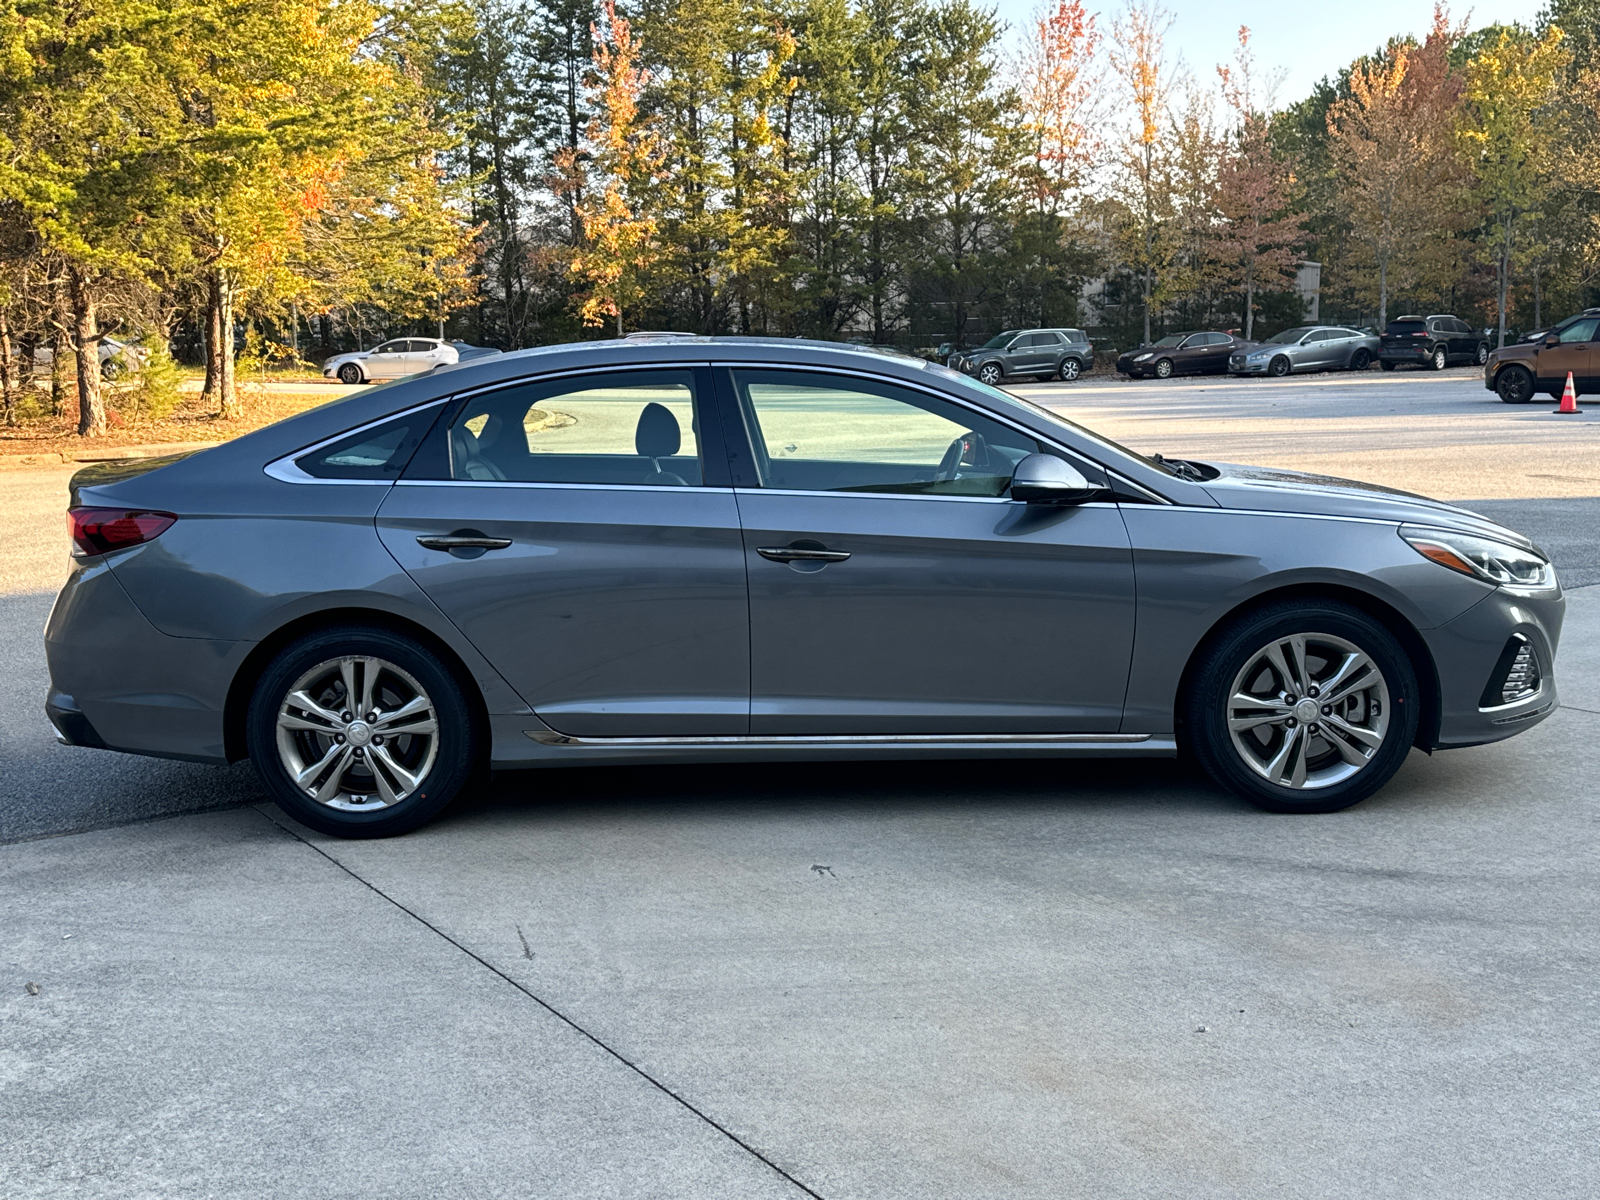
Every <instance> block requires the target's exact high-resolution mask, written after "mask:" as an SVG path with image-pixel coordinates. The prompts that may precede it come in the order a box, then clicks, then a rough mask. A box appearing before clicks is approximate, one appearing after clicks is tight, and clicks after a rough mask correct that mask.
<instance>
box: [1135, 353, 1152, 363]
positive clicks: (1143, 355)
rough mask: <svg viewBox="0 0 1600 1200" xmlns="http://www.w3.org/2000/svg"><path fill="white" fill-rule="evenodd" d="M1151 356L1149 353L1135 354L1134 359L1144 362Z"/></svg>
mask: <svg viewBox="0 0 1600 1200" xmlns="http://www.w3.org/2000/svg"><path fill="white" fill-rule="evenodd" d="M1149 357H1150V356H1149V355H1148V354H1135V355H1134V356H1133V361H1134V362H1143V361H1144V360H1145V359H1147V358H1149Z"/></svg>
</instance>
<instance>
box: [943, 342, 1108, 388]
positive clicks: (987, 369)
mask: <svg viewBox="0 0 1600 1200" xmlns="http://www.w3.org/2000/svg"><path fill="white" fill-rule="evenodd" d="M1093 365H1094V351H1093V350H1091V349H1090V348H1089V335H1088V334H1086V333H1084V332H1083V330H1081V329H1008V330H1006V331H1005V332H1004V333H1001V334H997V335H996V336H994V337H992V338H990V339H989V340H988V341H987V342H985V343H984V344H983V345H981V346H979V347H978V348H977V349H976V350H970V351H968V352H967V353H965V354H952V355H951V356H950V358H949V359H948V360H947V361H946V363H945V366H947V367H951V368H953V369H955V370H957V371H961V372H963V373H964V374H967V375H976V376H977V377H978V378H979V379H981V380H982V381H983V382H984V383H988V384H996V383H999V382H1000V381H1001V380H1002V379H1015V378H1016V377H1017V376H1019V375H1021V376H1028V375H1031V376H1034V377H1035V378H1038V379H1064V380H1072V379H1076V378H1077V377H1078V376H1079V375H1082V374H1083V373H1084V372H1085V371H1087V370H1089V369H1090V368H1091V367H1092V366H1093Z"/></svg>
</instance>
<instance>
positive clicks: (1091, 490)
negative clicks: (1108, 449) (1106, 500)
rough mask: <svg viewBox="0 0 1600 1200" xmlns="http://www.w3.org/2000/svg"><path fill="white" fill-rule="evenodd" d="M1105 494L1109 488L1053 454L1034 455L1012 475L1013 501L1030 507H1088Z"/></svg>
mask: <svg viewBox="0 0 1600 1200" xmlns="http://www.w3.org/2000/svg"><path fill="white" fill-rule="evenodd" d="M1105 494H1106V489H1105V488H1103V487H1099V486H1097V485H1096V484H1092V483H1090V482H1089V481H1088V480H1087V479H1085V478H1084V477H1083V473H1082V472H1081V471H1079V470H1078V469H1077V468H1076V467H1074V466H1073V465H1072V464H1071V463H1069V462H1067V461H1065V460H1064V459H1060V458H1057V457H1056V456H1055V455H1053V454H1030V455H1028V457H1027V458H1025V459H1023V460H1022V461H1021V462H1019V463H1018V464H1017V466H1016V470H1014V471H1013V472H1012V473H1011V498H1012V499H1013V500H1021V501H1024V502H1025V503H1027V504H1084V503H1086V502H1088V501H1090V500H1098V499H1099V498H1100V497H1101V496H1103V495H1105Z"/></svg>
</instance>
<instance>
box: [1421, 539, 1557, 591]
mask: <svg viewBox="0 0 1600 1200" xmlns="http://www.w3.org/2000/svg"><path fill="white" fill-rule="evenodd" d="M1400 536H1401V537H1403V538H1404V539H1405V540H1406V542H1407V544H1408V545H1410V547H1411V548H1412V549H1413V550H1415V551H1416V552H1417V553H1418V554H1420V555H1422V557H1423V558H1426V559H1429V560H1430V561H1432V562H1436V563H1438V564H1439V565H1440V566H1441V567H1449V568H1450V569H1451V570H1452V571H1459V572H1461V574H1463V575H1470V576H1472V577H1473V578H1474V579H1481V580H1483V581H1484V582H1485V583H1493V584H1496V585H1498V586H1501V587H1515V588H1535V589H1545V588H1553V587H1555V586H1556V569H1555V568H1554V567H1552V566H1551V565H1550V560H1549V559H1547V558H1545V556H1544V555H1542V554H1540V553H1539V552H1538V551H1537V550H1524V549H1522V548H1521V547H1520V546H1511V545H1507V544H1506V543H1505V542H1496V541H1491V540H1490V539H1489V538H1481V537H1473V536H1472V535H1470V534H1466V533H1454V532H1449V531H1446V530H1442V529H1423V528H1420V527H1419V526H1415V525H1403V526H1401V528H1400Z"/></svg>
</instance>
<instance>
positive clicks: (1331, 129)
mask: <svg viewBox="0 0 1600 1200" xmlns="http://www.w3.org/2000/svg"><path fill="white" fill-rule="evenodd" d="M1459 36H1460V29H1459V27H1454V26H1452V25H1451V24H1450V18H1449V14H1448V13H1447V12H1446V10H1445V9H1444V7H1443V6H1442V5H1439V6H1437V7H1436V8H1435V9H1434V19H1433V27H1432V29H1431V30H1430V31H1429V33H1428V35H1427V38H1426V40H1425V41H1423V42H1422V44H1421V45H1418V44H1416V43H1415V42H1411V41H1399V42H1396V43H1394V44H1392V45H1390V46H1389V47H1388V49H1387V50H1385V51H1384V53H1383V54H1381V55H1380V56H1379V57H1378V58H1376V59H1374V60H1370V61H1367V62H1362V63H1358V64H1357V65H1356V66H1355V68H1354V69H1353V70H1352V71H1351V73H1350V96H1349V97H1348V98H1347V99H1342V100H1339V101H1337V102H1336V103H1335V104H1333V105H1332V106H1331V107H1330V108H1329V110H1328V118H1327V119H1328V135H1329V141H1330V144H1331V147H1332V150H1333V156H1334V161H1335V163H1336V164H1337V166H1338V169H1339V170H1340V172H1341V173H1342V182H1343V190H1342V196H1343V199H1344V203H1345V205H1346V207H1347V210H1348V217H1349V222H1350V227H1351V232H1352V238H1353V239H1354V240H1355V241H1356V242H1357V243H1358V244H1359V245H1360V246H1362V247H1363V249H1364V250H1365V253H1366V258H1367V266H1368V271H1369V274H1368V278H1367V283H1366V286H1365V287H1364V288H1363V289H1362V290H1363V291H1364V292H1365V293H1366V294H1367V295H1368V296H1369V297H1370V298H1371V299H1372V300H1373V301H1375V302H1376V308H1377V313H1378V322H1379V324H1383V323H1385V322H1387V321H1388V319H1389V316H1388V314H1389V297H1390V295H1391V294H1392V293H1393V292H1394V291H1395V290H1396V287H1397V286H1398V287H1400V288H1407V289H1409V288H1417V287H1426V286H1428V285H1437V283H1438V281H1439V279H1440V278H1441V277H1442V276H1443V275H1445V274H1447V273H1448V272H1449V271H1450V269H1451V267H1452V266H1453V265H1454V264H1453V262H1452V260H1453V259H1456V258H1458V257H1459V252H1458V249H1457V247H1456V246H1455V244H1454V234H1455V232H1456V230H1457V229H1458V228H1460V226H1461V225H1462V222H1463V216H1464V214H1463V208H1462V205H1461V200H1462V196H1463V187H1464V185H1465V178H1464V174H1463V170H1462V164H1461V159H1460V157H1459V155H1458V154H1457V153H1456V138H1455V106H1456V101H1457V99H1458V98H1459V96H1460V93H1461V80H1460V78H1459V76H1458V75H1457V74H1456V73H1455V72H1454V71H1453V70H1452V69H1451V65H1450V49H1451V47H1452V45H1453V44H1454V43H1455V41H1456V40H1457V39H1458V38H1459Z"/></svg>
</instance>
